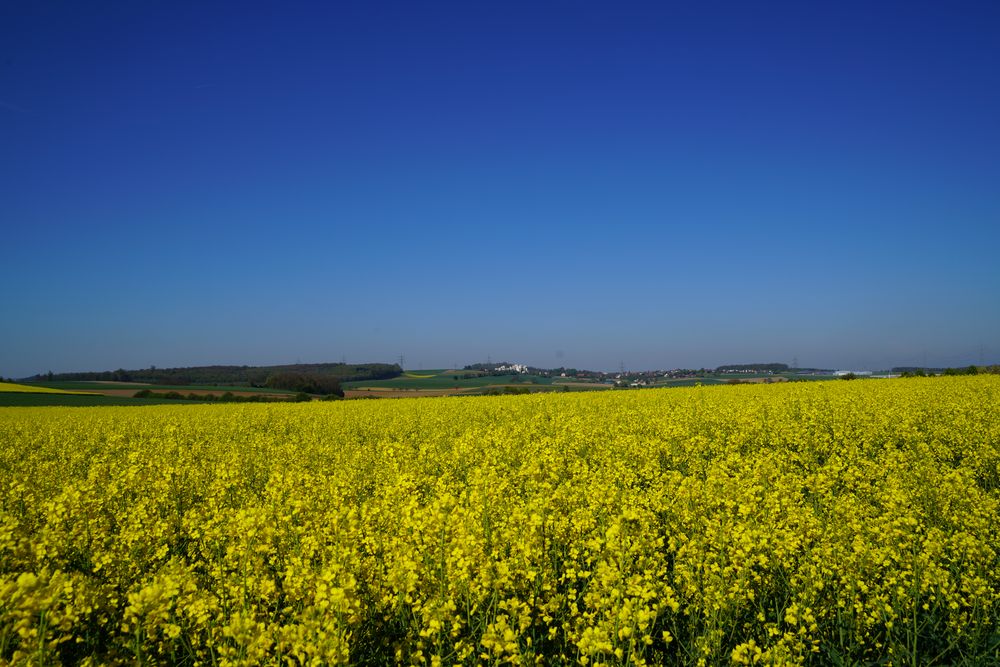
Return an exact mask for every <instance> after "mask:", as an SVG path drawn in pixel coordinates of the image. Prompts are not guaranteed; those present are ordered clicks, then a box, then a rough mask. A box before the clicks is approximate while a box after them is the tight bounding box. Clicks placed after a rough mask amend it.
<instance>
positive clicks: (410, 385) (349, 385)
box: [343, 371, 552, 389]
mask: <svg viewBox="0 0 1000 667" xmlns="http://www.w3.org/2000/svg"><path fill="white" fill-rule="evenodd" d="M408 372H412V373H413V374H415V375H429V374H430V371H425V372H420V371H408ZM462 375H464V373H447V374H439V375H435V376H433V377H426V378H423V377H420V378H418V377H407V376H405V375H404V376H402V377H396V378H392V379H389V380H359V381H357V382H345V383H344V385H343V386H344V389H357V388H359V387H385V388H388V389H450V388H452V387H460V388H463V389H464V388H468V387H488V386H490V385H502V384H516V385H523V386H526V387H530V386H532V384H534V385H551V384H552V378H546V377H541V376H539V375H481V376H478V377H473V378H462ZM456 377H457V378H458V379H455V378H456ZM532 380H533V381H534V382H532Z"/></svg>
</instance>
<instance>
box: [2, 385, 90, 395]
mask: <svg viewBox="0 0 1000 667" xmlns="http://www.w3.org/2000/svg"><path fill="white" fill-rule="evenodd" d="M3 392H14V393H18V394H84V395H87V394H92V393H93V392H89V391H71V390H68V389H51V388H49V387H39V386H38V385H28V384H17V383H15V382H0V393H3Z"/></svg>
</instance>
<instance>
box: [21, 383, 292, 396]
mask: <svg viewBox="0 0 1000 667" xmlns="http://www.w3.org/2000/svg"><path fill="white" fill-rule="evenodd" d="M27 386H31V387H48V388H50V389H62V390H67V391H101V390H102V389H134V390H135V391H139V390H141V389H149V390H150V391H164V392H165V391H176V392H180V393H182V394H189V393H192V392H194V393H196V394H197V393H205V392H225V391H254V392H259V393H265V394H294V393H295V392H294V391H288V390H285V389H270V388H268V387H244V386H240V385H231V384H230V385H224V384H223V385H209V384H188V385H180V386H178V385H171V384H141V383H138V382H124V383H123V382H79V381H63V382H32V383H29V384H28V385H27Z"/></svg>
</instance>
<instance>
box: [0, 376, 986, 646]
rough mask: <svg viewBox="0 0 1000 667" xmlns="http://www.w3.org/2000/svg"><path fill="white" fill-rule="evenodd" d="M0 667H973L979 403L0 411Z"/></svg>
mask: <svg viewBox="0 0 1000 667" xmlns="http://www.w3.org/2000/svg"><path fill="white" fill-rule="evenodd" d="M0 489H2V490H0V661H4V662H9V663H14V664H52V663H59V662H62V663H66V664H79V663H91V664H98V663H100V664H108V663H111V664H115V663H130V664H191V665H194V664H205V665H209V664H218V665H258V664H275V665H277V664H288V665H299V664H309V665H327V664H337V663H359V664H392V663H397V662H398V663H416V664H427V663H429V664H432V665H438V664H441V665H454V664H463V665H472V664H491V665H492V664H569V663H575V664H599V663H610V664H635V665H643V664H645V665H660V664H669V665H725V664H733V663H735V664H816V665H828V664H829V665H839V664H886V665H888V664H892V665H913V664H969V665H984V664H998V663H1000V648H998V645H1000V624H998V623H1000V622H998V618H1000V555H998V549H1000V540H998V534H1000V507H998V505H1000V378H997V377H995V376H994V377H982V376H980V377H961V378H930V379H912V380H883V381H877V380H870V381H855V382H825V383H795V384H785V385H770V386H735V387H695V388H690V389H667V390H649V391H633V392H606V393H604V392H602V393H579V394H576V393H572V394H550V395H532V396H516V397H482V398H453V399H409V400H395V401H389V400H385V401H345V402H340V403H311V404H253V405H247V404H240V405H231V404H230V405H207V406H205V405H195V406H191V405H184V406H151V407H123V408H106V407H100V408H72V409H66V408H5V409H0Z"/></svg>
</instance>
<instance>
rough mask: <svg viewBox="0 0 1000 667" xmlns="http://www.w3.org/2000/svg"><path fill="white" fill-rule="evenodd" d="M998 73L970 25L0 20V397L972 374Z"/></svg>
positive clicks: (991, 304)
mask: <svg viewBox="0 0 1000 667" xmlns="http://www.w3.org/2000/svg"><path fill="white" fill-rule="evenodd" d="M998 71H1000V5H997V4H995V3H975V2H958V3H947V4H937V5H922V4H921V5H917V4H913V3H902V2H900V3H892V2H887V3H875V4H871V3H860V2H859V3H854V2H848V3H836V4H835V5H831V6H824V7H816V6H813V5H812V3H795V2H776V3H760V4H754V5H752V6H749V5H746V4H745V3H735V2H732V3H729V2H723V3H715V4H712V5H710V6H707V5H698V6H688V5H687V4H683V5H682V4H678V5H674V6H671V5H670V4H669V3H648V4H645V3H628V4H616V5H614V6H611V5H607V4H606V3H592V4H591V3H504V4H502V5H501V4H496V5H487V4H481V3H459V2H448V3H430V4H420V5H419V7H418V6H417V5H414V4H412V3H382V2H379V3H356V4H346V3H330V4H329V5H323V6H319V7H317V6H309V7H307V6H297V7H286V6H281V7H277V6H276V7H273V8H271V9H262V8H259V7H256V6H250V5H244V4H239V5H237V4H235V3H196V4H195V5H191V6H183V7H182V6H177V5H176V3H167V2H149V3H138V4H137V3H128V2H110V3H103V4H101V5H99V6H96V5H87V4H81V3H64V2H48V1H44V0H43V1H41V2H32V3H8V4H7V5H6V6H4V7H3V8H2V9H0V153H2V155H3V158H4V159H2V160H0V231H2V236H0V238H2V244H0V257H2V261H0V267H2V268H0V272H2V273H3V275H4V278H5V284H6V286H7V288H6V289H4V290H3V292H2V293H0V294H2V296H0V313H2V317H3V326H2V327H0V375H2V376H4V377H23V376H27V375H31V374H34V373H39V372H45V371H47V370H53V371H55V372H68V371H84V370H106V369H114V368H119V367H124V368H143V367H148V366H150V365H156V366H159V367H170V366H190V365H204V364H249V365H264V364H277V363H292V362H294V361H296V360H301V361H302V362H323V361H337V360H340V359H341V358H345V359H346V360H347V361H349V362H365V361H382V362H393V361H396V360H397V359H398V356H399V355H400V354H404V355H405V356H406V360H407V364H406V365H407V366H408V367H411V368H419V367H423V368H441V367H450V366H452V365H453V364H455V363H458V364H460V365H464V364H468V363H473V362H476V361H485V360H486V358H487V356H490V357H492V359H493V360H494V361H499V360H508V361H513V362H521V363H527V364H531V365H535V366H541V367H557V366H568V367H578V368H589V369H594V370H612V369H617V368H618V366H619V363H624V364H625V366H626V367H628V368H630V369H653V368H674V367H702V366H706V367H715V366H718V365H720V364H725V363H750V362H772V361H778V362H784V363H789V364H790V363H792V361H793V359H797V360H798V363H799V365H800V366H816V367H826V368H859V369H861V368H867V369H877V368H887V367H890V366H895V365H930V366H960V365H967V364H970V363H979V362H980V361H984V362H986V363H997V362H998V361H1000V307H998V306H1000V298H998V294H1000V268H998V267H1000V264H998V262H997V261H996V259H995V257H993V255H994V254H995V251H996V248H997V247H1000V188H998V187H997V184H998V183H1000V124H998V123H997V122H996V119H997V118H1000V88H998V87H997V85H996V72H998Z"/></svg>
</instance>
